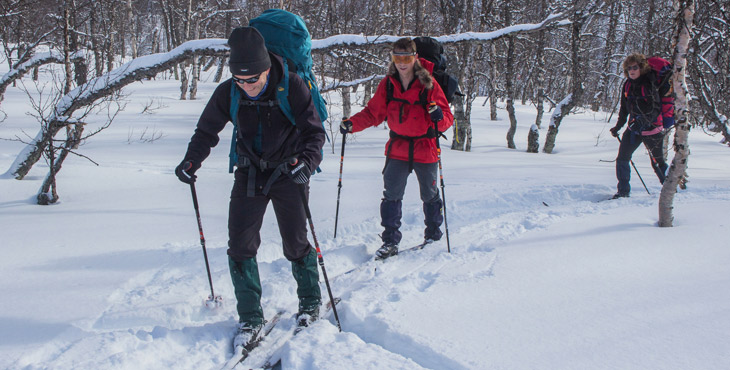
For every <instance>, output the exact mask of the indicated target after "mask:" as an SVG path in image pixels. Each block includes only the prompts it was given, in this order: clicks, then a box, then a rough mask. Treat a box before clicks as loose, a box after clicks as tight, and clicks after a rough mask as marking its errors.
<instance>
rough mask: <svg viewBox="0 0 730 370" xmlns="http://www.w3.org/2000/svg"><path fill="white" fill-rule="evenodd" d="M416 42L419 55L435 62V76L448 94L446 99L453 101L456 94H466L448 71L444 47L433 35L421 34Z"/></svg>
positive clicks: (445, 93)
mask: <svg viewBox="0 0 730 370" xmlns="http://www.w3.org/2000/svg"><path fill="white" fill-rule="evenodd" d="M413 41H414V42H415V43H416V52H417V53H418V56H419V57H421V58H423V59H426V60H428V61H429V62H431V63H433V73H432V75H433V78H434V80H436V82H437V83H438V84H439V86H441V90H443V91H444V95H446V100H447V101H448V102H449V103H451V102H452V101H453V100H454V96H455V95H459V96H464V94H462V93H461V91H459V82H458V81H457V80H456V79H455V78H454V77H453V76H451V75H449V74H448V73H446V64H447V62H446V56H445V55H444V47H443V46H442V45H441V43H440V42H438V41H437V40H436V39H434V38H433V37H427V36H420V37H416V38H415V39H413Z"/></svg>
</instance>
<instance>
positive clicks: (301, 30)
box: [228, 9, 329, 172]
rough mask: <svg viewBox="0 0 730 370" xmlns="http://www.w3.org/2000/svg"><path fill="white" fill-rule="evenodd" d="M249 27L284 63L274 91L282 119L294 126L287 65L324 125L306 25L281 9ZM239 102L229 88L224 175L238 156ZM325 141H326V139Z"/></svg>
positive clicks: (238, 94)
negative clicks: (230, 130)
mask: <svg viewBox="0 0 730 370" xmlns="http://www.w3.org/2000/svg"><path fill="white" fill-rule="evenodd" d="M248 24H249V26H251V27H253V28H256V29H257V30H258V31H259V32H261V35H262V36H264V41H265V43H266V48H267V49H268V50H269V51H270V52H272V53H274V54H276V55H279V56H280V57H281V59H282V60H283V61H284V71H285V73H284V76H283V78H282V79H281V82H280V83H279V86H278V87H277V90H276V99H277V100H278V102H279V108H281V110H282V112H283V113H284V115H285V116H286V117H287V118H289V120H290V121H291V123H292V124H293V125H296V121H295V118H294V115H293V114H292V110H291V105H290V104H289V100H288V97H289V74H288V73H286V72H287V71H289V69H290V67H289V64H291V65H292V66H293V67H294V69H295V70H296V73H297V75H299V77H301V78H302V80H304V82H305V83H306V84H307V86H308V87H309V92H310V93H311V94H312V101H313V102H314V107H315V109H317V113H319V118H320V119H321V120H322V127H324V121H325V120H326V119H327V107H326V106H325V105H326V104H327V103H326V102H325V101H324V99H323V98H322V95H320V93H319V88H318V87H317V79H316V78H315V76H314V73H312V66H313V65H314V62H313V61H312V36H311V35H310V34H309V30H307V25H306V24H305V23H304V21H303V20H302V18H301V17H299V16H298V15H296V14H293V13H290V12H288V11H286V10H281V9H269V10H266V11H264V12H263V13H261V15H260V16H258V17H256V18H254V19H252V20H251V21H249V23H248ZM240 99H241V91H240V89H238V88H236V84H235V83H233V84H231V108H230V109H231V110H230V113H231V119H232V120H233V137H232V138H231V153H230V155H229V158H230V160H229V162H228V172H233V166H235V165H236V163H238V153H237V152H236V139H237V135H238V122H237V121H238V106H239V100H240ZM328 140H329V138H328Z"/></svg>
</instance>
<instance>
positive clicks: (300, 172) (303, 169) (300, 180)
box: [289, 161, 312, 184]
mask: <svg viewBox="0 0 730 370" xmlns="http://www.w3.org/2000/svg"><path fill="white" fill-rule="evenodd" d="M289 168H290V171H289V177H291V179H292V180H293V181H294V182H295V183H297V184H306V183H307V182H309V176H312V170H310V169H309V166H307V164H306V163H304V162H303V161H296V162H294V164H290V165H289Z"/></svg>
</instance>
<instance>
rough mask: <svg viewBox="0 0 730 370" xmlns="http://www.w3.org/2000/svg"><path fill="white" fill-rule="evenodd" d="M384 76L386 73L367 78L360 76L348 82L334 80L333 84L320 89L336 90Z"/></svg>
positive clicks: (323, 90)
mask: <svg viewBox="0 0 730 370" xmlns="http://www.w3.org/2000/svg"><path fill="white" fill-rule="evenodd" d="M384 77H385V75H372V76H369V77H365V78H359V79H357V80H353V81H347V82H343V81H337V82H333V83H331V84H329V85H327V86H325V87H323V88H322V89H321V90H320V91H321V92H327V91H332V90H335V89H339V88H341V87H349V86H356V85H359V84H361V83H365V82H368V81H372V80H375V79H381V78H384Z"/></svg>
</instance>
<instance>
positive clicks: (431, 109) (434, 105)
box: [428, 101, 438, 113]
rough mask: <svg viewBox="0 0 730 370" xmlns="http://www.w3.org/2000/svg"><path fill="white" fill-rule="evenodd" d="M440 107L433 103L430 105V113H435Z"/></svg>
mask: <svg viewBox="0 0 730 370" xmlns="http://www.w3.org/2000/svg"><path fill="white" fill-rule="evenodd" d="M437 107H438V106H437V105H436V102H434V101H432V102H430V103H428V113H433V111H435V110H436V108H437Z"/></svg>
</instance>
